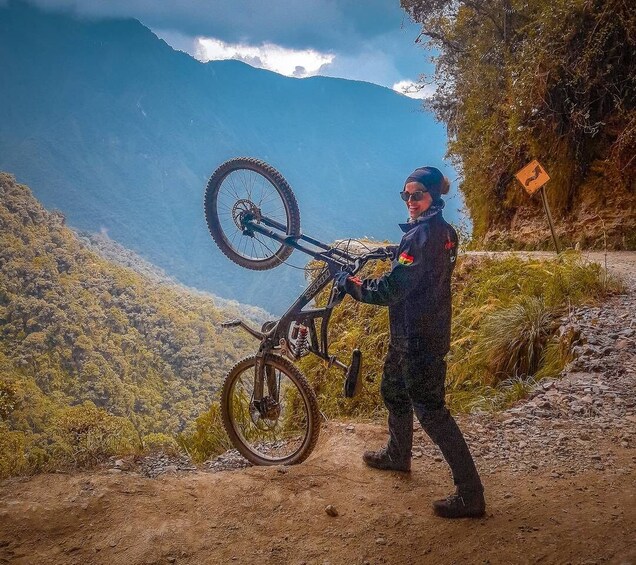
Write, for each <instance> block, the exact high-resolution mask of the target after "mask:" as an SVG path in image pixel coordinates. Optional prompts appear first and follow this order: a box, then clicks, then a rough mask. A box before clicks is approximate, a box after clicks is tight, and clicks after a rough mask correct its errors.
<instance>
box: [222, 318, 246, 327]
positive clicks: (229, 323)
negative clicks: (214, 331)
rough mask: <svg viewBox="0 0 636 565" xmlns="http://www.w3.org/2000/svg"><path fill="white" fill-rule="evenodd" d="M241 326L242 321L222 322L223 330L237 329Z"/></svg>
mask: <svg viewBox="0 0 636 565" xmlns="http://www.w3.org/2000/svg"><path fill="white" fill-rule="evenodd" d="M240 325H241V320H225V322H221V327H222V328H235V327H236V326H240Z"/></svg>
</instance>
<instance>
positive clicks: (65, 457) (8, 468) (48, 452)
mask: <svg viewBox="0 0 636 565" xmlns="http://www.w3.org/2000/svg"><path fill="white" fill-rule="evenodd" d="M314 266H315V265H314ZM388 269H389V265H388V263H386V262H378V263H375V264H372V265H368V266H367V268H366V269H365V272H364V273H362V275H363V276H371V277H377V276H380V275H382V274H383V273H384V272H386V271H387V270H388ZM311 272H313V273H315V272H316V271H311ZM622 290H623V286H622V284H621V282H620V281H619V280H616V279H614V278H613V277H611V276H609V275H608V274H607V271H606V270H604V269H603V268H602V267H601V266H600V265H598V264H595V263H588V262H586V261H584V260H583V259H582V258H581V256H580V255H579V254H576V253H566V254H563V255H561V256H560V257H559V258H555V259H552V260H536V259H523V258H520V257H517V256H511V257H507V258H504V259H495V258H488V257H477V256H470V255H464V256H460V258H459V260H458V265H457V268H456V272H455V276H454V278H453V310H454V316H453V325H452V343H451V350H450V352H449V354H448V356H447V362H448V372H447V383H446V389H447V403H448V406H449V407H450V408H451V410H452V411H454V412H476V411H487V412H491V411H498V410H502V409H505V408H507V407H509V406H511V405H512V404H514V403H515V402H518V401H519V400H520V399H522V398H524V397H526V396H527V395H528V393H529V392H530V391H531V390H532V389H533V387H534V386H535V385H536V383H537V382H539V381H541V380H542V379H546V378H557V377H558V376H559V375H560V373H561V371H562V369H563V367H564V366H565V365H566V364H567V363H568V362H569V361H570V360H571V353H570V352H571V349H572V345H573V340H574V339H576V336H574V335H572V334H570V333H567V332H559V328H560V326H561V324H562V321H563V319H564V318H567V315H568V312H569V310H570V309H572V308H574V307H577V306H580V305H583V304H590V305H594V304H599V303H600V302H601V301H603V300H604V299H605V298H606V297H607V296H608V295H611V294H614V293H617V292H621V291H622ZM326 299H327V293H326V292H325V293H324V294H323V296H322V297H320V300H322V301H323V303H324V301H326ZM329 340H330V353H332V354H335V355H337V357H338V358H339V359H340V360H342V361H344V362H346V363H348V362H349V359H350V355H351V352H352V350H353V349H354V348H356V347H358V348H360V349H361V350H362V353H363V366H362V371H361V378H362V379H363V387H362V390H361V392H360V393H359V394H358V395H357V396H356V397H355V398H353V399H347V398H345V397H344V394H343V384H344V375H343V372H342V371H341V370H339V369H337V368H335V367H333V366H331V367H329V366H328V365H327V364H326V363H325V362H323V361H322V360H320V359H318V358H317V357H315V356H311V355H310V356H307V357H304V358H303V359H301V360H300V362H299V366H300V369H301V370H302V371H303V372H304V373H305V374H306V376H307V377H308V378H309V380H310V382H311V383H312V385H313V386H314V389H315V391H316V393H317V396H318V400H319V405H320V409H321V410H322V412H323V413H324V414H325V415H326V416H327V417H329V418H347V419H359V420H377V419H381V418H385V417H386V412H385V409H384V407H383V404H382V400H381V397H380V392H379V387H380V380H381V375H382V364H383V360H384V356H385V355H386V352H387V348H388V343H389V320H388V309H387V308H381V307H376V306H371V305H367V304H361V303H357V302H355V301H354V300H352V299H351V298H350V297H347V298H346V299H345V300H344V301H343V303H342V304H341V305H340V306H338V307H337V308H335V309H334V311H333V315H332V317H331V321H330V325H329ZM7 363H8V361H7V359H4V361H3V357H2V356H0V367H4V368H5V369H6V371H5V372H6V374H7V375H9V374H11V373H12V372H16V371H17V369H16V368H12V366H9V365H7ZM27 405H33V406H35V407H36V409H35V412H34V413H36V414H39V416H38V417H39V419H40V420H41V422H39V424H38V425H39V427H40V428H41V429H43V430H47V431H46V432H42V433H40V434H28V433H26V432H25V431H22V430H23V429H24V430H27V429H28V426H27V422H22V421H21V420H20V419H19V417H21V416H20V414H22V413H23V412H24V410H22V409H23V408H25V406H27ZM27 412H28V411H27ZM32 412H33V411H32ZM25 413H26V412H25ZM29 413H31V412H29ZM9 418H13V420H16V418H18V420H16V422H17V423H16V422H14V424H15V425H14V426H13V429H11V428H9V427H8V426H7V423H8V419H9ZM231 448H232V445H231V443H230V441H229V438H228V437H227V435H226V433H225V430H224V429H223V425H222V422H221V417H220V409H219V404H218V403H213V404H212V405H211V406H210V408H209V409H208V410H207V411H206V412H204V413H203V414H201V415H200V416H199V417H198V418H197V419H196V420H194V421H193V422H191V423H190V425H189V426H188V427H187V428H186V429H185V430H184V431H183V432H182V433H181V434H179V435H178V436H176V437H172V436H170V435H168V434H160V433H159V434H157V433H153V434H146V435H143V434H140V433H139V431H138V430H136V429H135V428H134V427H133V425H132V424H131V422H130V421H128V420H127V419H126V418H123V417H120V416H114V415H112V414H109V413H108V412H106V411H105V410H104V409H102V408H99V407H96V406H95V405H94V404H92V403H90V402H86V403H84V404H82V405H77V406H71V407H66V408H63V409H58V408H56V405H55V406H54V402H53V399H51V398H49V397H48V396H47V395H45V394H44V393H43V392H42V391H41V390H39V388H38V387H36V386H35V384H32V385H31V384H29V383H28V382H26V381H23V380H21V379H18V378H9V377H6V376H5V377H2V375H0V478H2V477H6V476H11V475H20V474H31V473H35V472H41V471H50V470H57V469H80V468H90V467H92V466H94V465H96V464H99V463H103V462H105V461H107V460H108V459H109V458H110V457H123V456H126V455H130V456H133V455H142V454H144V453H148V452H153V451H162V452H165V453H169V454H172V455H176V454H178V453H180V452H186V453H187V454H189V455H190V457H191V458H192V460H193V461H194V462H196V463H201V462H203V461H205V460H206V459H208V458H210V457H212V456H214V455H217V454H220V453H223V452H224V451H226V450H227V449H231Z"/></svg>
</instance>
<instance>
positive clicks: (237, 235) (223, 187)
mask: <svg viewBox="0 0 636 565" xmlns="http://www.w3.org/2000/svg"><path fill="white" fill-rule="evenodd" d="M204 207H205V219H206V222H207V224H208V229H209V230H210V234H211V235H212V238H213V239H214V241H215V242H216V244H217V245H218V246H219V249H221V251H222V252H223V253H224V254H225V255H226V256H227V257H228V258H229V259H230V260H232V261H233V262H234V263H237V264H238V265H240V266H241V267H245V268H247V269H253V270H256V271H261V270H266V269H272V268H274V267H276V266H278V265H280V264H281V263H282V262H283V261H284V260H285V259H287V258H288V257H289V256H290V255H291V253H292V251H293V248H292V247H289V246H287V245H285V244H281V243H278V242H277V241H275V240H274V239H271V238H268V237H267V236H265V235H262V234H260V233H258V232H255V231H253V230H249V229H246V225H247V224H246V222H247V221H250V222H252V223H255V224H261V225H263V226H265V227H267V228H268V229H271V230H272V231H274V232H276V233H278V234H279V235H281V236H283V237H286V236H298V235H300V212H299V211H298V204H297V203H296V198H295V196H294V193H293V192H292V190H291V188H290V186H289V184H288V183H287V181H286V180H285V179H284V178H283V175H281V174H280V173H279V172H278V171H277V170H276V169H274V168H273V167H271V166H270V165H268V164H267V163H265V162H263V161H259V160H258V159H251V158H248V157H238V158H236V159H230V160H229V161H226V162H225V163H223V164H222V165H221V166H220V167H219V168H218V169H217V170H216V171H214V173H213V174H212V176H211V177H210V180H209V181H208V185H207V188H206V190H205V204H204Z"/></svg>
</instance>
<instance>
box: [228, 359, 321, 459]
mask: <svg viewBox="0 0 636 565" xmlns="http://www.w3.org/2000/svg"><path fill="white" fill-rule="evenodd" d="M256 359H257V358H256V356H252V357H248V358H246V359H243V360H242V361H240V362H239V363H237V364H236V365H235V366H234V367H233V368H232V370H231V371H230V372H229V373H228V376H227V377H226V379H225V383H224V384H223V392H222V394H221V416H222V418H223V425H224V426H225V429H226V431H227V433H228V436H229V437H230V440H231V441H232V443H233V444H234V447H236V449H237V450H238V451H239V452H240V453H241V455H243V457H245V458H246V459H247V460H248V461H250V462H251V463H253V464H254V465H293V464H295V463H300V462H301V461H304V460H305V459H306V458H307V457H308V456H309V454H310V453H311V452H312V450H313V449H314V447H315V445H316V442H317V441H318V434H319V432H320V411H319V410H318V402H317V400H316V395H315V393H314V391H313V389H312V388H311V386H310V385H309V383H308V382H307V380H306V379H305V377H304V375H303V374H302V373H301V372H300V371H299V370H298V369H297V368H296V367H295V366H294V365H293V364H292V363H290V362H289V361H288V360H287V359H284V358H283V357H281V356H279V355H274V354H268V355H266V356H265V357H264V359H263V362H264V363H265V372H264V374H265V379H264V380H265V383H264V394H263V399H262V400H261V401H260V404H258V403H256V402H255V401H254V381H255V378H254V377H255V366H256Z"/></svg>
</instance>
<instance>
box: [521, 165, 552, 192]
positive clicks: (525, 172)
mask: <svg viewBox="0 0 636 565" xmlns="http://www.w3.org/2000/svg"><path fill="white" fill-rule="evenodd" d="M515 177H517V180H518V181H519V182H520V183H521V185H522V186H523V188H524V189H525V190H526V192H527V193H528V194H534V193H535V192H536V191H537V190H539V189H540V188H541V187H542V186H543V185H544V184H545V183H546V182H548V181H549V180H550V176H549V175H548V173H546V172H545V169H544V168H543V167H542V166H541V163H539V161H537V160H536V159H535V160H534V161H532V163H529V164H528V165H526V166H525V167H524V168H523V169H521V170H520V171H519V172H518V173H517V174H516V175H515Z"/></svg>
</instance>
